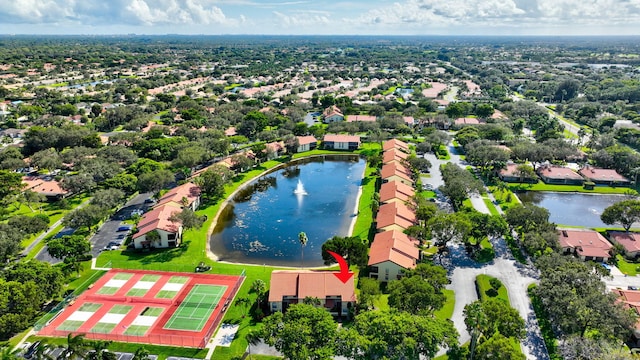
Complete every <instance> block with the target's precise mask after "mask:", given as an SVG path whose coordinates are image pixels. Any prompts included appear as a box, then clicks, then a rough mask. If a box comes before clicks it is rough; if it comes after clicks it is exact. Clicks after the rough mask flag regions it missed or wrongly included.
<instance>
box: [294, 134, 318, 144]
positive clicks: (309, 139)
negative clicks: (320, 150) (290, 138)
mask: <svg viewBox="0 0 640 360" xmlns="http://www.w3.org/2000/svg"><path fill="white" fill-rule="evenodd" d="M315 142H318V139H316V138H315V137H314V136H313V135H308V136H298V144H299V145H307V144H313V143H315Z"/></svg>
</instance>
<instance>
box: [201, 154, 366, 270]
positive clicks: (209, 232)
mask: <svg viewBox="0 0 640 360" xmlns="http://www.w3.org/2000/svg"><path fill="white" fill-rule="evenodd" d="M328 157H329V158H331V157H354V158H358V159H360V158H361V156H360V155H359V154H354V153H345V154H319V155H311V156H307V157H302V158H298V159H294V160H292V161H289V162H286V163H282V164H278V165H276V166H274V167H272V168H270V169H267V170H265V171H263V172H261V173H260V174H258V175H256V176H254V177H253V178H251V179H248V180H247V181H246V182H245V183H243V184H241V185H240V186H238V188H237V189H235V190H234V191H233V192H232V193H231V194H229V196H227V197H226V198H225V199H224V200H223V201H222V202H221V203H220V207H219V208H218V211H217V212H216V215H215V216H214V218H213V221H212V222H211V224H210V225H209V228H208V229H207V235H206V236H207V240H206V255H207V258H209V259H211V260H213V261H216V262H220V263H226V264H234V265H248V266H265V265H268V266H275V267H278V268H290V269H299V268H300V267H296V266H286V265H270V264H266V263H265V264H256V263H244V262H235V261H224V260H220V257H219V256H218V255H216V254H215V253H214V252H213V251H212V250H211V236H212V235H213V231H214V230H215V228H216V226H217V224H218V221H219V218H220V216H221V215H222V213H223V211H224V209H225V208H226V207H227V206H229V204H230V203H231V202H233V199H234V198H235V197H236V195H237V194H238V193H239V192H240V191H242V190H244V189H245V188H246V187H247V186H249V185H250V184H252V183H253V182H254V181H255V180H257V179H260V178H261V177H264V176H266V175H269V174H271V173H273V172H276V171H278V170H281V169H283V168H286V167H289V166H292V165H295V164H297V163H301V162H304V161H305V160H310V159H317V158H328ZM365 173H366V166H365V169H364V170H363V173H362V174H361V178H360V185H359V187H358V193H357V195H356V199H355V208H354V211H353V214H354V215H355V216H353V217H352V219H351V222H350V225H349V230H348V234H349V235H350V234H351V233H352V232H353V228H354V226H355V223H356V220H357V219H358V206H359V203H360V197H361V195H362V180H363V179H364V175H365ZM304 268H305V269H326V268H328V267H327V266H317V267H306V266H305V267H304Z"/></svg>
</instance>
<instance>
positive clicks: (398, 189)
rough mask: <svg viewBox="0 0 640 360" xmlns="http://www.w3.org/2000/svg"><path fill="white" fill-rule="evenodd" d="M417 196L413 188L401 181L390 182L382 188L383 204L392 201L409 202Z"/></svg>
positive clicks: (381, 198)
mask: <svg viewBox="0 0 640 360" xmlns="http://www.w3.org/2000/svg"><path fill="white" fill-rule="evenodd" d="M415 194H416V193H415V191H414V190H413V188H412V187H411V186H409V185H406V184H405V183H403V182H400V181H389V182H386V183H384V184H382V185H381V186H380V201H381V202H387V201H389V200H392V199H400V200H402V201H409V200H411V198H412V197H413V196H414V195H415Z"/></svg>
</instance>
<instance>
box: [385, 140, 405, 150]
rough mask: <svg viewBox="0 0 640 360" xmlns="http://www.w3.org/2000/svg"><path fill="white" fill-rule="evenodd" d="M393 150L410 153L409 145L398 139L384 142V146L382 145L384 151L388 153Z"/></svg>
mask: <svg viewBox="0 0 640 360" xmlns="http://www.w3.org/2000/svg"><path fill="white" fill-rule="evenodd" d="M391 149H398V150H402V151H404V152H409V144H407V143H406V142H404V141H402V140H398V139H391V140H387V141H385V142H384V144H382V150H384V151H387V150H391Z"/></svg>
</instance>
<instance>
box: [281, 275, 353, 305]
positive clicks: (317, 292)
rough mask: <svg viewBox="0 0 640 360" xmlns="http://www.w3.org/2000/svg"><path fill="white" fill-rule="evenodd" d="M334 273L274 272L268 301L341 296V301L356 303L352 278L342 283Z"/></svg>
mask: <svg viewBox="0 0 640 360" xmlns="http://www.w3.org/2000/svg"><path fill="white" fill-rule="evenodd" d="M336 273H337V272H335V271H311V270H275V271H274V272H272V273H271V284H270V288H269V301H270V302H278V301H282V298H283V297H284V296H293V297H295V298H298V299H304V298H306V297H307V296H310V297H316V298H318V299H325V298H326V297H327V296H341V297H342V301H356V293H355V285H354V279H353V276H352V277H351V278H350V279H349V281H347V282H346V283H343V282H342V281H340V280H339V279H338V278H337V277H336V276H335V274H336Z"/></svg>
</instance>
